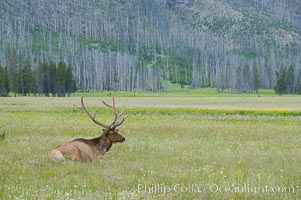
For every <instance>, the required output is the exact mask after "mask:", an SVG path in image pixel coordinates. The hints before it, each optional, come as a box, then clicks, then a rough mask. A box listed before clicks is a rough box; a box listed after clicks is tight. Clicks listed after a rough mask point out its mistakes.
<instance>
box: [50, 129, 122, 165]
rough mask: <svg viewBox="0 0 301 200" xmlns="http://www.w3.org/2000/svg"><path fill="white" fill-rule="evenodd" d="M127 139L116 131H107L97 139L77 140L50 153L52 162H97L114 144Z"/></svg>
mask: <svg viewBox="0 0 301 200" xmlns="http://www.w3.org/2000/svg"><path fill="white" fill-rule="evenodd" d="M124 141H125V138H124V137H123V136H122V135H120V134H119V133H118V132H117V131H115V130H105V129H104V133H103V134H102V135H101V136H100V137H97V138H93V139H84V138H77V139H75V140H72V141H71V142H67V143H64V144H62V145H59V146H57V147H55V148H54V149H53V150H52V151H51V153H50V160H51V161H52V162H60V161H64V160H73V161H77V162H90V161H95V160H96V159H97V157H98V156H99V155H104V154H105V153H106V152H108V151H109V150H110V149H111V147H112V144H113V143H116V142H124Z"/></svg>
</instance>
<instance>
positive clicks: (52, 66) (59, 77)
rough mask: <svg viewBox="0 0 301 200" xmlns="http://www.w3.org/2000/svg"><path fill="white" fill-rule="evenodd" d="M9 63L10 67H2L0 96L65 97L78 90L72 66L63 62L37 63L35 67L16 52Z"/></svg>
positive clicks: (29, 59) (13, 52)
mask: <svg viewBox="0 0 301 200" xmlns="http://www.w3.org/2000/svg"><path fill="white" fill-rule="evenodd" d="M8 60H9V61H8V64H7V65H6V66H1V65H0V96H8V95H9V93H10V92H11V93H13V95H14V96H17V95H22V96H27V95H29V96H30V95H34V96H37V95H39V96H41V95H45V96H50V95H51V96H53V97H54V96H58V97H64V96H66V94H67V95H68V96H69V95H70V93H72V92H75V91H76V83H75V80H74V78H73V73H72V66H71V64H68V65H67V64H66V63H65V62H63V61H59V62H58V63H55V62H53V61H49V62H45V61H44V62H37V61H34V64H32V61H31V58H30V56H28V57H27V58H26V59H25V62H22V61H21V58H20V57H19V56H18V55H17V52H16V51H15V50H13V51H12V52H11V53H10V55H9V59H8ZM36 63H37V64H36Z"/></svg>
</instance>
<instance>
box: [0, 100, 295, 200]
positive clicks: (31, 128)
mask: <svg viewBox="0 0 301 200" xmlns="http://www.w3.org/2000/svg"><path fill="white" fill-rule="evenodd" d="M104 99H105V100H109V99H110V97H106V98H104ZM116 101H117V103H118V105H123V104H125V105H126V108H127V110H126V111H127V112H128V113H130V117H129V118H128V119H127V121H126V122H124V124H123V125H122V126H121V127H120V133H121V134H122V135H123V136H125V137H126V142H125V143H122V144H115V145H114V146H113V147H112V149H111V150H110V152H108V153H107V154H106V155H105V156H103V157H101V158H100V159H99V160H98V161H96V162H92V163H74V162H62V163H56V164H53V163H51V162H50V160H49V152H50V150H51V149H52V148H53V147H54V146H56V145H58V144H61V143H63V142H66V141H70V140H72V139H74V138H76V137H86V138H92V137H96V136H98V135H99V134H100V132H101V129H100V128H99V127H97V126H96V125H94V124H93V123H92V122H91V121H89V119H88V118H87V117H86V116H85V114H84V113H82V112H80V110H77V109H75V108H74V107H73V106H72V104H74V103H79V98H78V97H72V98H62V99H59V98H33V97H30V98H1V99H0V117H1V121H0V127H2V129H0V135H5V136H3V139H1V140H0V151H1V154H0V163H1V165H0V199H300V198H301V191H300V187H301V181H300V180H301V171H300V163H301V162H300V161H301V150H300V143H301V135H300V133H301V126H300V124H301V123H300V122H301V117H300V110H301V109H300V105H299V102H300V98H299V97H296V96H295V97H294V96H291V97H285V99H283V98H279V97H270V98H256V99H255V98H253V97H245V98H237V97H227V98H223V97H212V98H199V97H195V98H187V97H177V98H169V97H143V98H142V97H140V98H139V97H118V96H116ZM233 102H237V103H233ZM268 102H272V103H270V104H269V103H268ZM86 104H87V106H88V109H89V110H91V111H94V110H96V111H97V112H98V113H99V114H98V115H97V117H98V119H99V120H101V121H104V122H109V121H110V120H112V116H111V113H110V112H109V111H108V110H105V108H103V107H102V108H101V101H100V98H92V97H90V98H87V99H86Z"/></svg>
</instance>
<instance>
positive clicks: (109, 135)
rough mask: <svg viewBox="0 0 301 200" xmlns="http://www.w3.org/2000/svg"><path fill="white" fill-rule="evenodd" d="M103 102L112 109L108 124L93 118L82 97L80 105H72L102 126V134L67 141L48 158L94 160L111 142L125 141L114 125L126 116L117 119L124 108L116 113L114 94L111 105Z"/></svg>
mask: <svg viewBox="0 0 301 200" xmlns="http://www.w3.org/2000/svg"><path fill="white" fill-rule="evenodd" d="M103 104H104V105H105V106H107V107H108V108H111V109H112V111H113V114H114V120H113V122H112V123H111V124H110V125H105V124H103V123H101V122H100V121H97V120H96V119H95V117H96V114H94V115H92V114H91V113H90V112H89V111H88V110H87V108H86V106H85V104H84V97H81V106H78V105H74V106H75V107H77V108H78V109H80V110H82V111H84V112H85V113H86V114H87V115H88V117H89V118H90V119H91V120H92V121H93V122H94V123H96V124H97V125H99V126H102V127H104V129H103V134H102V135H101V136H99V137H97V138H93V139H84V138H77V139H75V140H73V141H71V142H67V143H64V144H62V145H59V146H57V147H55V148H54V149H53V150H52V151H51V153H50V160H51V161H52V162H59V161H64V160H73V161H77V162H90V161H94V160H96V159H97V157H98V156H99V155H104V154H105V153H106V152H108V151H109V150H110V149H111V147H112V144H113V143H116V142H124V141H125V138H124V137H123V136H122V135H120V134H119V133H118V132H117V131H118V130H117V129H116V127H118V126H120V125H121V124H122V123H123V122H124V120H125V119H126V118H127V115H126V116H123V119H122V120H120V121H117V120H118V118H119V117H121V116H122V115H123V111H124V108H123V111H122V112H121V113H117V111H116V108H115V100H114V96H113V103H112V105H109V104H108V103H106V102H104V101H103Z"/></svg>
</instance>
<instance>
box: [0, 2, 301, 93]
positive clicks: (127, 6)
mask: <svg viewBox="0 0 301 200" xmlns="http://www.w3.org/2000/svg"><path fill="white" fill-rule="evenodd" d="M300 10H301V2H299V1H297V0H265V1H264V0H247V1H245V0H231V1H230V0H204V1H198V0H190V1H189V0H127V1H125V0H115V1H110V0H101V1H95V0H86V1H81V0H78V1H72V0H56V1H53V2H49V1H47V0H3V1H1V2H0V52H1V54H0V66H1V68H0V77H1V81H0V82H1V87H0V88H1V91H3V92H1V93H3V95H5V94H6V93H7V92H8V91H7V90H9V91H11V92H13V93H14V94H16V93H19V94H23V95H28V94H30V93H32V94H45V95H50V94H51V95H53V96H64V95H65V93H67V94H68V93H69V92H71V91H74V90H76V89H77V90H81V91H107V90H117V91H154V92H155V91H169V90H170V88H171V84H173V83H177V84H181V86H182V87H188V88H200V87H212V88H217V90H218V91H219V92H232V93H256V92H258V90H259V89H274V90H275V92H276V93H278V94H280V95H281V94H285V93H298V94H300V93H301V56H300V55H301V13H300ZM12 60H14V61H12ZM62 65H64V67H61V66H62ZM54 66H56V67H54ZM54 68H56V73H54V72H51V71H52V69H54ZM61 68H62V69H63V68H64V69H63V71H66V73H60V72H58V71H60V70H61ZM15 69H17V70H15ZM43 70H46V72H45V71H44V72H43ZM47 70H49V71H47ZM27 71H30V73H29V74H32V75H30V76H29V77H32V81H29V82H31V83H28V81H27V79H28V73H27ZM42 72H43V73H42ZM67 72H68V73H67ZM41 74H43V75H41ZM53 74H55V76H54V75H53ZM71 74H72V75H71ZM71 76H72V78H71ZM62 80H65V81H62ZM67 80H68V81H67ZM17 82H19V83H18V84H17ZM54 82H55V83H54ZM4 89H5V90H4Z"/></svg>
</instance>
